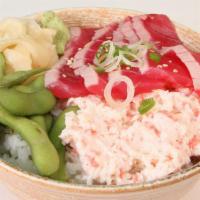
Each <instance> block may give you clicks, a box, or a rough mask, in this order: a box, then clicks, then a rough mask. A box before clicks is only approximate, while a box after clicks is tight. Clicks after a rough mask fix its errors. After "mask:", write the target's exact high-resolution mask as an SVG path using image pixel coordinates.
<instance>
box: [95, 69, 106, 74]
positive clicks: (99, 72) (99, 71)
mask: <svg viewBox="0 0 200 200" xmlns="http://www.w3.org/2000/svg"><path fill="white" fill-rule="evenodd" d="M94 70H95V71H96V72H97V73H98V74H101V73H104V72H105V68H104V67H95V68H94Z"/></svg>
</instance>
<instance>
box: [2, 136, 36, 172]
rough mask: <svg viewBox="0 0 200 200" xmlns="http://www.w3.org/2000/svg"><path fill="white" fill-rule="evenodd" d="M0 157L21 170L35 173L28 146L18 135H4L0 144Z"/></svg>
mask: <svg viewBox="0 0 200 200" xmlns="http://www.w3.org/2000/svg"><path fill="white" fill-rule="evenodd" d="M1 157H2V158H3V159H4V160H6V161H8V162H10V163H12V164H13V165H16V166H19V167H20V168H21V169H23V170H26V171H29V172H33V173H37V169H36V167H35V166H34V164H33V161H32V158H31V150H30V147H29V146H28V144H27V143H26V142H25V141H24V140H23V139H22V138H21V137H20V136H19V135H18V134H6V135H5V136H4V138H3V143H2V144H1Z"/></svg>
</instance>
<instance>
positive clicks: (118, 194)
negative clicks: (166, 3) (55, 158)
mask: <svg viewBox="0 0 200 200" xmlns="http://www.w3.org/2000/svg"><path fill="white" fill-rule="evenodd" d="M56 12H57V14H58V15H59V16H60V17H61V18H62V19H63V20H64V22H65V23H66V24H67V25H69V26H92V27H100V26H103V25H106V24H109V23H111V22H113V21H119V20H121V19H123V18H124V17H125V16H128V15H132V16H133V15H137V14H139V13H138V12H135V11H130V10H120V9H105V8H90V9H86V8H79V9H63V10H58V11H56ZM40 16H41V14H37V15H34V16H30V17H34V18H37V19H39V18H40ZM176 28H177V31H178V34H179V36H180V38H181V39H182V40H183V41H184V43H185V44H186V45H187V46H188V47H189V48H191V49H193V50H195V51H200V34H198V33H195V32H193V31H191V30H190V29H188V28H186V27H184V26H182V25H178V24H176ZM199 179H200V165H198V164H197V165H196V166H194V167H192V168H191V169H188V170H185V171H183V172H181V173H179V174H175V175H172V176H171V177H168V178H166V179H163V180H158V181H155V182H152V183H146V184H139V185H126V186H113V187H112V186H109V187H108V186H85V185H73V184H68V183H60V182H56V181H52V180H48V179H45V178H42V177H39V176H35V175H31V174H28V173H26V172H22V171H20V170H19V169H16V168H13V167H12V166H10V165H8V164H7V163H5V162H3V161H0V181H1V182H2V183H3V184H4V185H6V186H7V187H8V188H9V189H10V190H11V191H12V192H14V193H15V194H16V195H17V196H18V197H19V199H20V200H179V199H181V198H182V197H183V196H184V195H185V194H186V193H187V192H188V191H189V190H190V189H191V188H192V187H193V185H194V184H196V183H197V181H198V180H199Z"/></svg>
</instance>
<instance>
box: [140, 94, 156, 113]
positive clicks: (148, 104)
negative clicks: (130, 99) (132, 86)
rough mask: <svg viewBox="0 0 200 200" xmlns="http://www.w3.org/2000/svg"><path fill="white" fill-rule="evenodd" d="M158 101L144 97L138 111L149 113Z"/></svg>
mask: <svg viewBox="0 0 200 200" xmlns="http://www.w3.org/2000/svg"><path fill="white" fill-rule="evenodd" d="M155 104H156V102H155V100H154V99H153V98H148V99H144V100H143V101H142V102H141V104H140V107H139V108H138V111H139V113H140V114H141V115H143V114H145V113H147V112H148V111H149V110H151V109H152V108H153V107H154V106H155Z"/></svg>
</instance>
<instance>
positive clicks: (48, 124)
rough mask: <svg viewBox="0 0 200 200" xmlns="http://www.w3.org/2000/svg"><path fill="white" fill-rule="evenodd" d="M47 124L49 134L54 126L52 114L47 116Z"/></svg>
mask: <svg viewBox="0 0 200 200" xmlns="http://www.w3.org/2000/svg"><path fill="white" fill-rule="evenodd" d="M45 123H46V129H47V132H49V131H50V130H51V127H52V125H53V117H52V115H50V114H47V115H45Z"/></svg>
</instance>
